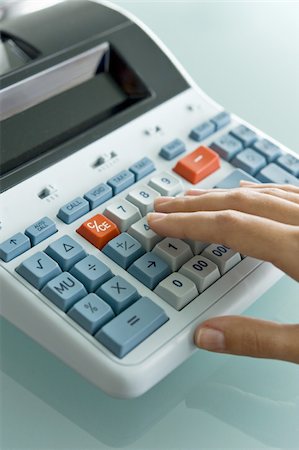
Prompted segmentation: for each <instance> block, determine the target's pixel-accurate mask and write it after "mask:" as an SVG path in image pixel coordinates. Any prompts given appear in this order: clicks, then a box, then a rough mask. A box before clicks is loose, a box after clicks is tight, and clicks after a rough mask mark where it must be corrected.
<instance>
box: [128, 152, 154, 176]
mask: <svg viewBox="0 0 299 450" xmlns="http://www.w3.org/2000/svg"><path fill="white" fill-rule="evenodd" d="M129 170H130V171H131V172H133V174H134V175H135V179H136V181H139V180H141V178H144V177H146V176H147V175H148V174H149V173H152V172H153V171H154V170H155V165H154V163H153V161H152V160H151V159H149V158H148V157H147V156H146V157H144V158H142V159H140V160H139V161H137V162H136V163H135V164H133V165H132V166H131V167H129Z"/></svg>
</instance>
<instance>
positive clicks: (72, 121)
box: [0, 43, 152, 175]
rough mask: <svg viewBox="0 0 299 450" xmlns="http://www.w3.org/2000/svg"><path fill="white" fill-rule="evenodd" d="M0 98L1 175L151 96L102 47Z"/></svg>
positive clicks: (121, 62)
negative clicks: (0, 105) (0, 103)
mask: <svg viewBox="0 0 299 450" xmlns="http://www.w3.org/2000/svg"><path fill="white" fill-rule="evenodd" d="M95 50H96V51H95ZM1 95H2V107H1V111H0V117H1V119H2V120H1V124H0V127H1V175H4V174H6V173H8V172H10V171H12V170H14V169H15V168H17V167H19V166H22V165H28V164H30V162H31V161H33V160H36V159H38V158H40V157H41V155H44V154H45V153H48V152H51V151H52V150H53V149H54V148H56V147H57V146H59V145H62V144H63V143H64V142H66V141H70V140H72V139H73V138H74V137H76V136H78V135H80V134H82V133H84V132H86V131H87V130H90V129H91V128H92V127H94V126H96V125H98V124H99V123H101V122H104V121H106V120H107V119H109V118H110V117H112V116H115V115H117V114H119V113H121V112H124V111H125V110H127V109H128V108H130V107H131V106H133V105H134V104H136V103H138V102H141V101H143V100H144V99H146V98H147V97H151V95H152V94H151V92H150V90H149V88H148V87H147V86H146V85H145V84H144V82H143V81H142V79H141V78H140V77H139V76H138V75H137V73H136V72H135V71H134V70H133V69H132V68H131V67H130V65H129V64H127V62H126V61H125V59H124V58H123V57H122V56H121V55H120V54H119V53H118V52H117V51H116V50H115V49H114V48H113V46H111V45H109V43H104V44H101V45H100V46H98V47H97V48H95V49H91V50H89V51H87V52H85V53H83V54H81V55H79V56H78V57H75V58H71V59H69V60H67V61H66V62H64V63H62V64H58V65H57V66H55V67H51V68H50V69H49V70H46V71H43V72H40V73H39V74H37V76H35V77H31V78H30V79H29V78H28V79H25V80H23V81H22V83H19V84H17V85H16V86H12V87H11V88H10V89H6V90H3V91H2V93H1V92H0V101H1ZM6 105H7V106H6Z"/></svg>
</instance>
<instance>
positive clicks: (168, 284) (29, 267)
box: [0, 0, 299, 398]
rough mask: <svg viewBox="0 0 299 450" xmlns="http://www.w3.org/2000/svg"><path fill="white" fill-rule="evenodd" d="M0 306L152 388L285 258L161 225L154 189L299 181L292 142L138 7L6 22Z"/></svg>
mask: <svg viewBox="0 0 299 450" xmlns="http://www.w3.org/2000/svg"><path fill="white" fill-rule="evenodd" d="M0 25H1V27H0V28H1V30H0V34H1V46H2V47H1V51H2V55H4V58H3V63H2V61H1V68H0V69H1V78H0V80H1V90H0V104H1V110H0V116H1V147H2V148H1V153H2V156H1V192H2V193H1V223H0V226H1V229H0V259H1V261H0V276H1V314H2V315H3V316H4V317H5V318H6V319H7V320H9V321H10V322H12V323H13V324H14V325H15V326H16V327H18V328H20V329H21V330H22V331H24V332H25V333H27V334H28V335H29V336H31V337H32V338H33V339H34V340H36V341H37V342H39V343H40V344H41V345H42V346H43V347H44V348H46V349H47V350H49V351H50V352H51V353H53V354H54V355H56V356H57V357H58V358H59V359H61V360H62V361H64V362H65V363H66V364H68V365H69V366H70V367H72V368H73V369H74V370H76V371H77V372H79V373H80V374H81V375H82V376H83V377H85V378H86V379H88V380H89V381H90V382H91V383H93V384H95V385H96V386H98V387H99V388H100V389H102V390H103V391H105V392H106V393H107V394H109V395H111V396H114V397H121V398H132V397H137V396H140V395H142V394H143V393H145V392H146V391H148V390H149V389H150V388H151V387H153V386H154V385H155V384H156V383H158V382H159V381H160V380H161V379H163V378H164V377H166V376H167V374H169V373H170V372H171V371H173V370H174V369H175V368H176V367H178V366H179V365H180V364H181V363H183V361H185V360H186V359H187V358H188V357H190V356H191V355H192V354H193V353H194V352H195V350H196V347H195V345H194V342H193V334H194V331H195V329H196V327H197V326H198V324H199V323H201V322H203V321H204V320H206V319H208V318H210V317H213V316H217V315H226V314H240V313H241V312H242V311H244V309H246V308H247V307H248V306H249V305H250V304H251V303H252V302H254V301H255V300H256V299H257V298H258V297H259V296H261V295H262V294H263V292H265V291H266V290H267V289H268V288H269V287H270V286H272V285H273V283H275V282H276V281H277V280H278V279H279V278H280V277H281V276H282V273H281V272H280V271H279V270H278V269H277V268H275V267H274V266H272V265H271V264H269V263H266V262H262V261H259V260H257V259H254V258H251V257H248V256H246V255H242V254H240V253H238V252H236V251H234V250H232V249H230V248H228V247H227V246H225V245H223V244H222V243H221V242H215V243H211V242H200V241H192V240H191V239H186V240H181V239H174V238H168V237H166V238H165V237H164V238H163V237H161V236H159V235H157V234H156V233H154V232H153V231H152V230H151V229H150V227H149V225H148V223H147V214H148V213H149V212H151V211H153V205H154V201H155V199H156V198H158V197H160V196H180V195H183V194H184V192H185V191H186V190H188V189H190V188H194V187H195V188H196V187H199V188H214V187H216V188H225V189H230V188H235V187H238V186H239V182H240V180H241V179H245V180H251V181H255V182H259V183H279V184H281V183H282V184H286V183H290V184H293V185H295V186H299V160H298V157H296V154H295V153H294V152H292V151H291V150H289V149H287V148H286V147H285V146H284V145H282V144H280V143H278V142H277V141H275V140H274V139H272V138H271V137H269V136H267V135H266V134H265V133H263V132H262V131H260V130H258V129H256V128H255V127H254V126H252V125H250V124H248V123H246V122H245V121H244V120H242V119H241V118H239V117H237V116H236V115H234V114H232V113H230V112H228V111H225V110H224V109H223V108H222V107H221V106H220V105H219V104H217V103H216V102H215V101H214V100H213V99H211V98H210V97H208V96H207V95H206V94H205V93H204V92H203V91H202V90H201V89H200V88H199V87H198V86H197V85H196V84H195V83H194V81H193V80H192V79H191V78H190V76H189V75H188V74H187V73H186V71H185V70H184V69H183V68H182V67H181V66H180V64H179V63H178V62H177V61H176V60H175V58H174V57H173V56H172V55H171V54H170V52H169V51H168V50H167V49H166V48H165V46H164V45H163V44H162V43H161V42H160V41H159V39H158V38H157V37H155V36H154V35H153V33H152V32H151V31H150V30H148V29H147V28H146V26H145V25H144V24H142V23H141V22H140V21H139V20H138V19H136V18H134V17H133V16H132V15H131V14H129V13H127V12H125V11H124V10H123V9H122V8H119V7H118V6H115V5H112V4H109V3H106V2H90V1H81V0H78V1H76V2H69V1H66V2H61V3H59V4H57V5H55V6H52V7H49V8H46V9H44V10H41V11H37V12H34V13H31V14H28V15H25V16H20V17H16V18H11V19H7V20H5V21H3V22H2V23H1V24H0Z"/></svg>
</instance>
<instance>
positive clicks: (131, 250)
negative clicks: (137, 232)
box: [102, 233, 145, 269]
mask: <svg viewBox="0 0 299 450" xmlns="http://www.w3.org/2000/svg"><path fill="white" fill-rule="evenodd" d="M102 252H103V253H105V255H107V256H109V258H111V259H113V261H115V262H116V263H117V264H118V265H119V266H121V267H123V268H124V269H127V268H128V267H129V266H130V265H131V264H132V263H133V262H134V261H135V260H136V259H137V258H139V257H140V256H142V255H143V254H144V253H145V250H144V249H143V247H142V245H141V244H140V243H139V242H138V241H137V240H136V239H134V238H133V237H132V236H130V235H129V234H128V233H121V234H119V235H118V236H116V237H115V238H114V239H112V240H111V241H109V242H108V244H107V245H105V247H104V248H103V249H102Z"/></svg>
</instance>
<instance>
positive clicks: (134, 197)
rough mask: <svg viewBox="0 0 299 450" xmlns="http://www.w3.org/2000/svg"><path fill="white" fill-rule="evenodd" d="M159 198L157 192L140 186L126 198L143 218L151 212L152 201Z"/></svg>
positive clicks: (152, 207)
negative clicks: (138, 210)
mask: <svg viewBox="0 0 299 450" xmlns="http://www.w3.org/2000/svg"><path fill="white" fill-rule="evenodd" d="M160 196H161V194H160V193H159V192H157V191H155V190H154V189H152V188H150V187H149V186H146V185H141V186H138V187H137V188H135V189H134V190H133V191H131V192H129V194H128V195H127V197H126V198H127V200H129V202H131V203H133V205H135V206H137V208H139V209H140V212H141V214H142V216H145V215H146V214H147V213H149V212H151V211H153V209H154V200H155V198H157V197H160Z"/></svg>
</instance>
